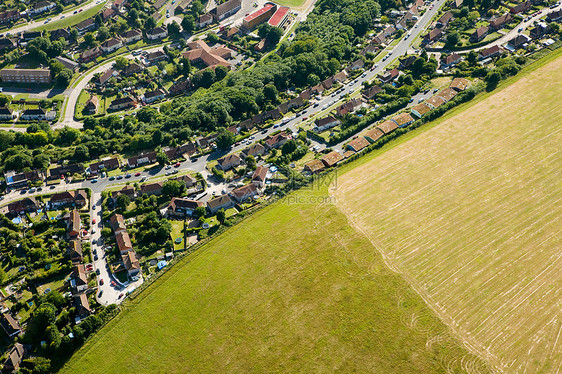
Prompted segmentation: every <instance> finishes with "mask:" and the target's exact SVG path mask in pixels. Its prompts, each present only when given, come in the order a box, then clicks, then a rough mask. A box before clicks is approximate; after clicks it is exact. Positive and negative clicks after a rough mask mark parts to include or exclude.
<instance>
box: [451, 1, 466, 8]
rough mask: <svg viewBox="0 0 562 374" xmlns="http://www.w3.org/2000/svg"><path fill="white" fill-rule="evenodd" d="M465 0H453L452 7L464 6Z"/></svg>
mask: <svg viewBox="0 0 562 374" xmlns="http://www.w3.org/2000/svg"><path fill="white" fill-rule="evenodd" d="M462 4H463V0H453V2H452V3H451V9H460V8H461V7H462Z"/></svg>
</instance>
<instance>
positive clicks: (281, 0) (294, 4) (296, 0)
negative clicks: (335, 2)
mask: <svg viewBox="0 0 562 374" xmlns="http://www.w3.org/2000/svg"><path fill="white" fill-rule="evenodd" d="M274 3H275V4H279V5H282V6H288V7H291V8H299V7H301V6H303V5H304V3H306V0H276V1H274Z"/></svg>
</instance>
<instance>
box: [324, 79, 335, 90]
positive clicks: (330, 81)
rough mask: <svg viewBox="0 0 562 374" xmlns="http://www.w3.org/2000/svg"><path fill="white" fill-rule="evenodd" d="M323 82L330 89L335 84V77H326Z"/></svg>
mask: <svg viewBox="0 0 562 374" xmlns="http://www.w3.org/2000/svg"><path fill="white" fill-rule="evenodd" d="M321 84H322V86H324V88H325V89H327V90H329V89H330V88H332V86H333V85H334V77H329V78H326V79H324V80H323V81H322V82H321Z"/></svg>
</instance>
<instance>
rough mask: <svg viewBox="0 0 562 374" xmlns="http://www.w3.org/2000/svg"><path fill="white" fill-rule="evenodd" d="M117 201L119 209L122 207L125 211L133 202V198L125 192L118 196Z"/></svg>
mask: <svg viewBox="0 0 562 374" xmlns="http://www.w3.org/2000/svg"><path fill="white" fill-rule="evenodd" d="M115 203H116V204H117V206H118V207H119V209H121V211H122V212H124V211H125V209H127V207H128V206H129V204H130V203H131V199H130V198H129V196H127V195H125V194H120V195H119V196H117V199H116V200H115Z"/></svg>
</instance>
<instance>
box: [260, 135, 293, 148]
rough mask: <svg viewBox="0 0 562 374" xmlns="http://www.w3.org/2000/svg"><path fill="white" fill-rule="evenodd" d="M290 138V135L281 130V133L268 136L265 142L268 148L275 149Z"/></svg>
mask: <svg viewBox="0 0 562 374" xmlns="http://www.w3.org/2000/svg"><path fill="white" fill-rule="evenodd" d="M289 139H290V137H289V135H287V134H285V133H284V132H280V133H279V134H276V135H273V136H267V137H266V138H265V140H264V143H265V146H266V148H267V149H273V148H279V147H282V146H283V144H285V143H287V141H288V140H289Z"/></svg>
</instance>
